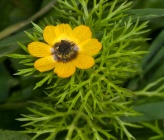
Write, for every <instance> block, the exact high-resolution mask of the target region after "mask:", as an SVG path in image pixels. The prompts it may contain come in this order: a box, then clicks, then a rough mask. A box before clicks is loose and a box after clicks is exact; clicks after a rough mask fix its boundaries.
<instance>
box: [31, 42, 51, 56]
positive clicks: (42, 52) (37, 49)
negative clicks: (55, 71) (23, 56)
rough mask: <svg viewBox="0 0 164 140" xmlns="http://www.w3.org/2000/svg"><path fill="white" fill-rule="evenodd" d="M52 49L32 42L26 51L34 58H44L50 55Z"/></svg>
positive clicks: (40, 43)
mask: <svg viewBox="0 0 164 140" xmlns="http://www.w3.org/2000/svg"><path fill="white" fill-rule="evenodd" d="M51 49H52V47H51V46H49V45H47V44H45V43H42V42H32V43H30V44H29V45H28V51H29V53H30V54H31V55H33V56H36V57H46V56H49V55H51Z"/></svg>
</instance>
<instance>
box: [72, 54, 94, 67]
mask: <svg viewBox="0 0 164 140" xmlns="http://www.w3.org/2000/svg"><path fill="white" fill-rule="evenodd" d="M72 63H73V64H74V65H75V66H76V67H78V68H80V69H88V68H90V67H92V66H93V65H94V63H95V62H94V59H93V57H91V56H88V55H85V54H78V55H77V57H76V58H75V59H74V60H72Z"/></svg>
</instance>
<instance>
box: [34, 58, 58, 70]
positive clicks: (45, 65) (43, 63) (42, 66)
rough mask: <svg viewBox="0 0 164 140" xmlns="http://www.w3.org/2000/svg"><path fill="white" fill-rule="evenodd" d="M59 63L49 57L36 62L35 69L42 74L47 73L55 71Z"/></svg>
mask: <svg viewBox="0 0 164 140" xmlns="http://www.w3.org/2000/svg"><path fill="white" fill-rule="evenodd" d="M57 63H58V62H56V61H55V60H54V58H53V56H47V57H43V58H40V59H38V60H36V61H35V63H34V67H35V68H36V69H37V70H38V71H40V72H45V71H49V70H51V69H53V68H54V67H55V66H56V65H57Z"/></svg>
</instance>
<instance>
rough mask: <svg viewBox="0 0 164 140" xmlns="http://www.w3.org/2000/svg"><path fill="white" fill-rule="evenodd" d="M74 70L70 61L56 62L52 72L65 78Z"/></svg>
mask: <svg viewBox="0 0 164 140" xmlns="http://www.w3.org/2000/svg"><path fill="white" fill-rule="evenodd" d="M75 71H76V67H75V66H74V65H73V64H72V62H68V63H62V62H60V63H58V65H57V66H56V67H55V70H54V72H55V73H57V75H58V76H59V77H61V78H67V77H70V76H71V75H73V74H74V73H75Z"/></svg>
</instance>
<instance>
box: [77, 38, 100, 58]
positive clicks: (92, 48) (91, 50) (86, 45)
mask: <svg viewBox="0 0 164 140" xmlns="http://www.w3.org/2000/svg"><path fill="white" fill-rule="evenodd" d="M78 46H79V48H80V49H79V52H80V53H83V54H86V55H90V56H93V55H95V54H97V53H98V52H99V51H100V50H101V48H102V45H101V43H100V42H99V41H98V40H97V39H88V40H86V41H83V42H82V43H80V44H79V45H78Z"/></svg>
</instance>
